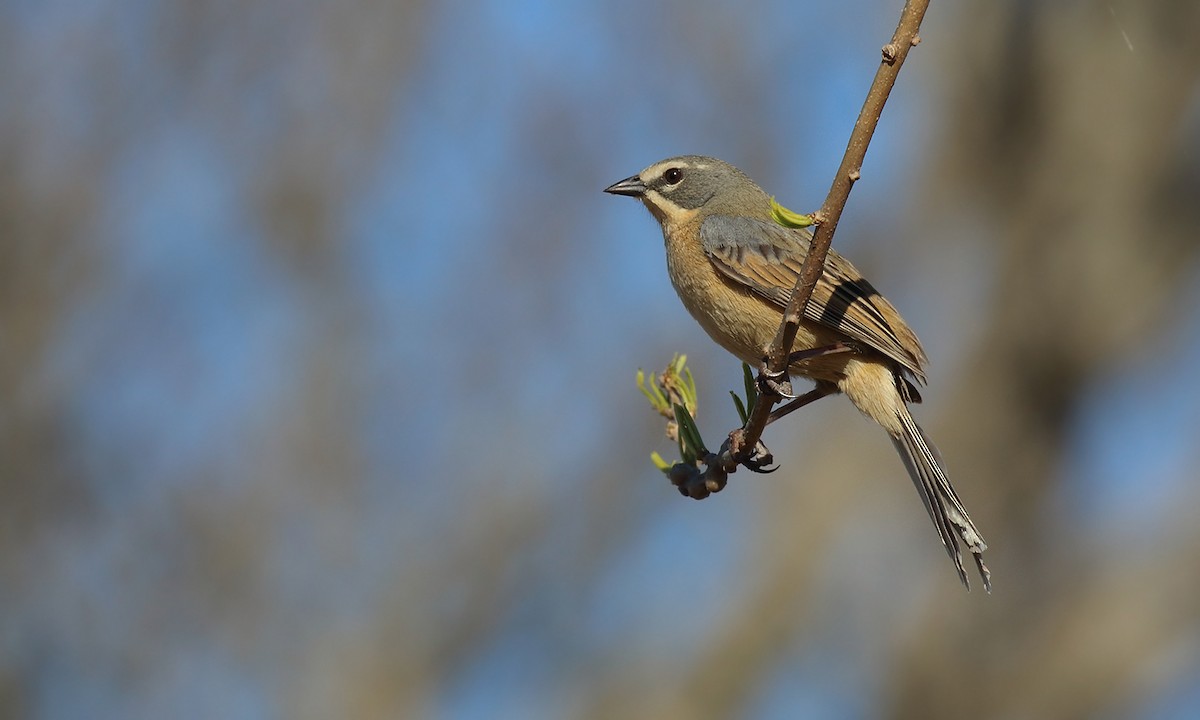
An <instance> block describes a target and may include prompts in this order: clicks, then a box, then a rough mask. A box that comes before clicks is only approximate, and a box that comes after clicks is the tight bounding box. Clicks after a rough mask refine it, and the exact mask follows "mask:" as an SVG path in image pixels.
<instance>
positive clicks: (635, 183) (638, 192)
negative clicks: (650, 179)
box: [604, 175, 646, 198]
mask: <svg viewBox="0 0 1200 720" xmlns="http://www.w3.org/2000/svg"><path fill="white" fill-rule="evenodd" d="M604 192H606V193H610V194H612V195H628V196H629V197H635V198H640V197H641V196H643V195H645V194H646V183H644V182H642V179H641V178H640V177H638V176H637V175H634V176H633V177H627V178H625V179H624V180H622V181H620V182H616V183H613V184H612V185H609V186H608V187H606V188H604Z"/></svg>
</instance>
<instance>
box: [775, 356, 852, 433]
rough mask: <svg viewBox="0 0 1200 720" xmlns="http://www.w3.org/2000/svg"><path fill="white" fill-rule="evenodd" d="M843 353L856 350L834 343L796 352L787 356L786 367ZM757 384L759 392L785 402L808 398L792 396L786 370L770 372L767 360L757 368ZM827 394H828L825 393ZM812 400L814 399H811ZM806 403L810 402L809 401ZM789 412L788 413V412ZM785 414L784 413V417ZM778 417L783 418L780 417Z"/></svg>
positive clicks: (790, 382)
mask: <svg viewBox="0 0 1200 720" xmlns="http://www.w3.org/2000/svg"><path fill="white" fill-rule="evenodd" d="M844 352H857V349H856V348H855V347H854V346H853V345H851V344H850V343H844V342H836V343H834V344H832V345H823V346H821V347H817V348H809V349H808V350H797V351H796V352H794V353H792V354H791V355H788V362H787V367H789V368H790V367H791V366H792V365H794V364H796V363H798V362H802V361H804V360H812V359H813V358H819V357H824V356H826V355H836V354H838V353H844ZM758 384H759V389H760V391H761V392H762V393H763V394H765V395H768V396H774V397H775V398H782V399H786V400H797V399H799V398H800V397H808V394H805V395H802V396H796V395H793V394H792V379H791V377H790V376H789V375H788V371H787V368H784V369H783V370H782V371H780V372H771V369H770V368H769V367H767V358H765V357H764V358H763V359H762V364H761V365H759V368H758ZM826 394H828V393H826ZM813 399H814V400H815V399H816V398H813ZM808 402H812V400H809V401H808ZM805 404H807V403H802V404H801V405H798V406H797V407H801V406H803V405H805ZM789 412H790V411H789ZM786 414H787V413H784V415H786ZM780 417H783V415H781V416H780Z"/></svg>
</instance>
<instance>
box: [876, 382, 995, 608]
mask: <svg viewBox="0 0 1200 720" xmlns="http://www.w3.org/2000/svg"><path fill="white" fill-rule="evenodd" d="M896 414H897V419H899V421H900V427H901V431H900V435H899V436H893V437H892V444H894V445H895V446H896V452H898V453H900V457H901V459H903V460H904V467H905V468H907V469H908V474H909V476H911V477H912V481H913V484H914V485H916V486H917V492H919V493H920V494H921V500H922V501H923V502H924V503H925V509H926V510H927V511H928V512H929V517H930V519H931V520H933V525H934V527H936V528H937V531H938V536H939V537H940V538H941V539H942V545H944V546H945V547H946V552H947V553H948V554H949V555H950V559H951V560H953V561H954V566H955V567H956V568H957V569H958V577H959V579H960V580H962V583H963V585H965V586H966V587H967V589H968V590H969V589H971V583H970V581H969V580H968V579H967V571H966V570H965V569H963V561H962V552H961V551H960V550H959V544H958V543H959V540H961V541H962V542H963V544H964V545H966V546H967V549H968V550H970V551H971V555H972V556H973V557H974V559H975V565H976V567H978V568H979V575H980V577H982V578H983V588H984V589H985V590H987V591H988V592H989V593H990V592H991V591H992V582H991V573H990V572H988V569H987V566H986V565H984V564H983V551H984V550H987V543H985V542H984V541H983V536H981V535H980V534H979V531H978V530H976V529H975V523H973V522H971V517H970V516H969V515H967V510H966V508H964V507H963V504H962V501H961V500H959V499H958V493H956V492H954V486H953V485H951V484H950V480H949V479H948V478H947V477H946V473H945V472H944V471H943V470H942V456H941V453H939V452H938V450H937V448H936V447H934V445H933V443H931V442H929V438H927V437H926V436H925V432H924V431H923V430H921V427H920V426H919V425H917V423H916V421H915V420H913V418H912V415H910V414H909V412H908V408H906V407H904V405H903V403H901V404H900V407H899V409H898V410H897V413H896Z"/></svg>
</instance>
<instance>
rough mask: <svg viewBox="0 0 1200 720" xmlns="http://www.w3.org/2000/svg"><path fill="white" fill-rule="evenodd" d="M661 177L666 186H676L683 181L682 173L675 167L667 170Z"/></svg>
mask: <svg viewBox="0 0 1200 720" xmlns="http://www.w3.org/2000/svg"><path fill="white" fill-rule="evenodd" d="M662 176H663V180H666V181H667V184H668V185H678V184H679V181H680V180H682V179H683V171H682V170H680V169H679V168H676V167H673V168H667V170H666V171H665V172H664V173H663V174H662Z"/></svg>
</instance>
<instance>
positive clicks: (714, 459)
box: [680, 0, 929, 497]
mask: <svg viewBox="0 0 1200 720" xmlns="http://www.w3.org/2000/svg"><path fill="white" fill-rule="evenodd" d="M928 6H929V0H908V2H906V3H905V5H904V9H903V10H902V11H901V13H900V22H899V24H898V25H897V26H896V32H895V33H893V35H892V41H891V42H890V43H888V44H887V45H884V46H883V51H882V53H883V58H882V60H881V61H880V64H879V69H878V70H877V71H876V72H875V80H874V81H873V82H872V83H871V89H870V90H869V91H868V92H867V99H866V100H865V101H864V102H863V106H862V110H861V111H860V112H859V114H858V120H857V121H856V122H855V123H854V131H853V132H852V133H851V134H850V142H849V143H847V145H846V152H845V154H844V155H843V156H842V164H841V166H840V167H838V171H837V175H835V176H834V178H833V185H832V186H831V187H830V188H829V195H828V196H826V198H825V203H824V204H823V205H822V206H821V209H820V210H818V211H817V212H816V213H815V214H814V215H813V221H814V223H815V224H816V225H817V230H816V233H815V234H814V235H813V239H812V244H811V246H810V249H809V251H808V255H807V256H806V257H805V258H804V264H803V265H802V266H801V268H800V275H799V277H798V278H797V279H796V285H795V287H793V288H792V296H791V300H790V301H789V302H788V305H787V308H785V310H784V314H783V321H782V323H781V324H780V326H779V332H777V333H776V335H775V339H774V341H773V342H772V343H771V345H770V347H769V348H768V349H767V356H766V367H765V372H760V374H759V384H760V386H761V387H764V388H765V389H766V391H764V392H762V393H760V395H759V397H758V402H756V403H755V404H754V408H753V410H752V411H751V414H750V418H749V420H748V421H747V422H746V423H745V425H743V426H742V427H741V428H739V429H737V430H734V431H733V432H731V433H729V438H728V439H727V440H726V441H725V443H724V444H723V445H722V446H721V451H720V453H710V454H709V456H708V457H707V458H706V460H705V464H706V465H707V466H708V469H707V470H705V471H704V473H702V474H699V476H698V477H697V478H696V480H697V481H698V483H699V487H697V488H695V489H696V490H698V491H700V492H701V493H702V494H699V497H704V496H707V495H708V491H709V490H711V491H715V489H719V488H720V487H723V486H724V484H725V476H726V475H727V474H728V473H731V472H734V471H736V470H737V466H738V465H745V466H746V467H747V468H749V469H751V470H758V471H761V469H762V467H763V465H765V464H769V462H770V460H769V457H770V455H769V454H768V453H766V448H765V447H763V446H762V445H761V443H760V439H761V438H762V433H763V430H765V429H766V426H767V424H768V423H769V422H770V421H771V420H772V413H771V411H772V408H774V406H775V405H776V404H777V403H778V402H780V401H781V400H782V399H783V397H782V395H781V394H780V393H779V392H778V389H777V388H776V386H775V385H774V384H773V383H772V382H770V381H769V378H771V377H775V378H779V377H786V372H787V367H788V358H789V356H790V355H791V353H792V343H793V342H795V339H796V331H797V330H798V329H799V326H800V318H801V317H803V315H804V308H805V306H807V305H808V300H809V298H810V297H812V293H813V288H815V287H816V285H817V280H818V279H819V278H820V277H821V273H822V272H824V269H825V258H826V256H827V255H828V254H829V245H830V243H831V242H832V241H833V233H834V232H835V231H836V230H837V225H838V221H839V220H840V219H841V217H842V210H843V209H844V208H845V207H846V201H847V199H849V197H850V189H851V188H852V187H853V186H854V183H855V181H857V180H858V179H859V176H860V170H861V169H862V163H863V159H864V158H865V157H866V154H867V146H868V145H870V143H871V137H872V136H873V135H874V134H875V127H876V126H877V125H878V124H879V116H880V115H881V114H882V113H883V106H884V104H885V103H886V102H887V99H888V96H889V95H890V94H891V92H892V87H893V86H894V85H895V84H896V77H897V76H898V75H899V74H900V66H901V65H903V64H904V60H905V58H906V57H908V51H909V50H910V49H911V48H912V47H913V46H915V45H917V43H919V42H920V37H919V36H918V34H917V33H918V31H919V30H920V28H921V20H922V19H923V18H924V17H925V10H926V9H927V8H928ZM779 417H782V415H780V416H779ZM776 419H777V418H776ZM764 456H765V462H764ZM710 481H711V482H710ZM680 489H681V490H684V487H683V485H681V486H680ZM685 492H686V490H685ZM687 494H689V495H691V496H692V497H697V496H698V495H697V493H692V492H688V493H687Z"/></svg>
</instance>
